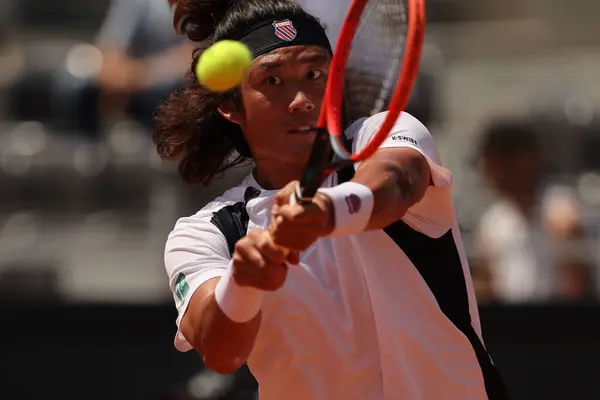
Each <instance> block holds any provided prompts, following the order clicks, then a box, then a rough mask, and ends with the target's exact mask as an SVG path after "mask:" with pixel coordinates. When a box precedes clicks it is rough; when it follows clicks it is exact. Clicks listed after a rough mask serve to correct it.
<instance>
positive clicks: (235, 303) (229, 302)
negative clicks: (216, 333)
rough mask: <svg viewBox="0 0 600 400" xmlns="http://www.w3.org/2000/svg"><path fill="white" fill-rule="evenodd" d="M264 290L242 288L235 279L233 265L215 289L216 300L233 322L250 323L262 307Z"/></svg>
mask: <svg viewBox="0 0 600 400" xmlns="http://www.w3.org/2000/svg"><path fill="white" fill-rule="evenodd" d="M263 296H264V292H263V291H262V290H259V289H256V288H253V287H249V286H248V287H246V286H240V285H238V284H237V283H236V282H235V279H233V267H232V263H229V267H228V268H227V272H226V273H225V275H223V276H222V277H221V280H220V281H219V282H218V283H217V286H216V287H215V300H216V301H217V304H218V305H219V308H220V309H221V311H223V313H224V314H225V315H226V316H227V318H229V319H230V320H232V321H233V322H238V323H242V322H248V321H250V320H251V319H252V318H254V317H255V316H256V314H258V312H259V311H260V307H261V306H262V300H263Z"/></svg>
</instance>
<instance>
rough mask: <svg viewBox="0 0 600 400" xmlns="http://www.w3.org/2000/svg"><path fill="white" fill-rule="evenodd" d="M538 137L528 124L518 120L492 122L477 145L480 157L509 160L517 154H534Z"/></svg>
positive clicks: (537, 146) (537, 144)
mask: <svg viewBox="0 0 600 400" xmlns="http://www.w3.org/2000/svg"><path fill="white" fill-rule="evenodd" d="M538 149H539V143H538V137H537V134H536V132H535V130H534V129H533V126H531V124H530V123H528V122H526V121H519V120H498V121H493V122H492V123H491V124H490V125H488V127H487V128H486V129H485V131H484V133H483V136H482V137H481V140H480V143H479V153H480V155H482V156H485V155H492V154H493V155H496V156H500V157H502V158H509V157H511V156H512V155H514V154H515V153H517V152H522V151H526V152H535V151H537V150H538Z"/></svg>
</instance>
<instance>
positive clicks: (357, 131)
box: [346, 112, 455, 238]
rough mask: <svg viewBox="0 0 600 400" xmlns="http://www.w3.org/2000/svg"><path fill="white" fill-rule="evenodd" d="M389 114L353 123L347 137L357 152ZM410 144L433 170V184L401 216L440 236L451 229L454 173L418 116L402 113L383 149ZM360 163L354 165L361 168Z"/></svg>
mask: <svg viewBox="0 0 600 400" xmlns="http://www.w3.org/2000/svg"><path fill="white" fill-rule="evenodd" d="M386 114H387V113H380V114H376V115H374V116H372V117H369V118H363V119H361V120H358V121H356V122H355V123H353V124H352V125H351V126H350V127H349V128H348V130H347V133H346V136H347V137H348V138H349V139H351V140H352V151H353V152H354V153H356V152H359V151H360V150H361V149H363V148H364V147H365V146H366V145H367V144H368V143H369V141H370V140H371V138H372V137H373V135H374V134H375V133H377V131H378V129H379V128H380V127H381V125H382V124H383V121H384V120H385V117H386ZM393 147H407V148H410V149H413V150H416V151H418V152H419V153H421V154H422V155H423V156H424V157H425V159H426V160H427V163H428V164H429V168H430V171H431V178H432V182H433V185H431V186H429V187H428V188H427V191H426V192H425V196H424V197H423V199H422V200H421V201H420V202H419V203H417V204H415V205H413V206H412V207H411V208H410V209H409V210H408V212H407V213H406V215H405V216H404V217H403V218H402V220H403V221H404V222H406V223H407V224H408V225H410V226H411V227H412V228H413V229H416V230H417V231H419V232H421V233H423V234H425V235H427V236H429V237H432V238H438V237H440V236H442V235H444V234H445V233H446V232H448V230H450V229H452V226H453V224H454V220H455V216H454V205H453V204H452V173H451V172H450V171H449V170H447V169H446V168H444V167H443V165H442V162H441V160H440V156H439V152H438V149H437V145H436V144H435V141H434V139H433V137H432V136H431V134H430V133H429V130H428V129H427V128H426V127H425V126H424V125H423V124H422V123H421V122H420V121H419V120H417V119H416V118H415V117H413V116H412V115H410V114H408V113H406V112H403V113H402V114H401V115H400V116H399V117H398V120H397V121H396V124H395V125H394V127H393V129H392V130H391V132H390V133H389V135H388V137H387V139H386V140H385V141H384V142H383V144H382V145H381V146H380V148H393ZM358 166H359V163H357V164H356V165H355V168H358Z"/></svg>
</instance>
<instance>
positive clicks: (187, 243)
mask: <svg viewBox="0 0 600 400" xmlns="http://www.w3.org/2000/svg"><path fill="white" fill-rule="evenodd" d="M230 259H231V257H230V255H229V250H228V247H227V241H226V240H225V237H224V236H223V235H222V234H221V232H220V231H219V230H218V229H217V227H215V226H214V225H213V224H212V223H210V221H209V220H206V219H202V218H201V217H198V216H193V217H188V218H182V219H180V220H179V221H177V224H176V225H175V228H174V229H173V231H172V232H171V234H170V235H169V237H168V239H167V243H166V246H165V268H166V270H167V274H168V277H169V287H170V288H171V292H172V293H173V299H174V300H175V305H176V307H177V312H178V316H177V321H176V323H177V334H176V335H175V347H176V348H177V350H179V351H188V350H190V349H191V348H192V346H191V345H190V344H189V342H188V341H187V340H186V338H185V337H184V336H183V334H182V333H181V331H180V329H179V326H180V323H181V320H182V318H183V316H184V314H185V312H186V310H187V307H188V305H189V302H190V299H191V297H192V295H193V294H194V292H195V291H196V290H197V289H198V288H199V287H200V286H201V285H202V284H203V283H205V282H206V281H208V280H210V279H213V278H216V277H220V276H223V274H224V273H225V271H226V269H227V266H228V264H229V262H230Z"/></svg>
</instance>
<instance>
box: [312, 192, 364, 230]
mask: <svg viewBox="0 0 600 400" xmlns="http://www.w3.org/2000/svg"><path fill="white" fill-rule="evenodd" d="M319 193H322V194H324V195H325V196H327V197H329V198H330V199H331V202H332V203H333V211H334V215H335V222H334V228H333V231H332V232H331V233H330V234H329V236H330V237H331V236H347V235H354V234H356V233H360V232H362V231H364V230H365V228H366V227H367V224H368V223H369V220H370V219H371V213H372V212H373V203H374V199H373V192H371V189H369V188H368V187H366V186H365V185H361V184H360V183H356V182H345V183H342V184H341V185H338V186H334V187H332V188H322V189H319Z"/></svg>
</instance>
